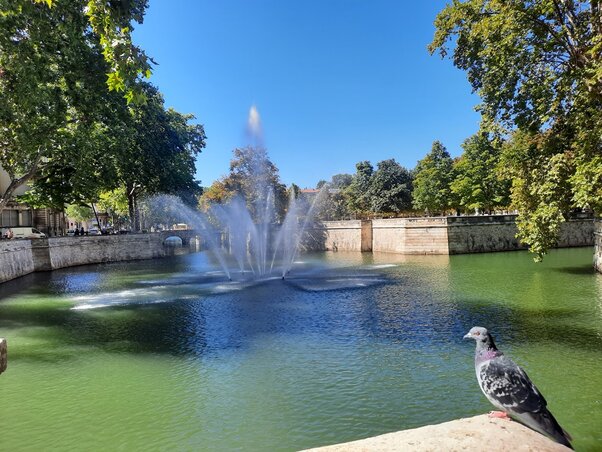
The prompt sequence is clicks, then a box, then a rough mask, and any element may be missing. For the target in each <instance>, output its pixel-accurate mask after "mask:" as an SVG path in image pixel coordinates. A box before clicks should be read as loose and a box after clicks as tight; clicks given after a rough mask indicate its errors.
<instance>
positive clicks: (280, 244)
mask: <svg viewBox="0 0 602 452" xmlns="http://www.w3.org/2000/svg"><path fill="white" fill-rule="evenodd" d="M247 132H248V134H249V139H250V141H251V142H253V143H255V144H256V146H252V147H248V148H245V152H246V153H247V154H248V155H247V158H248V161H247V162H246V163H247V164H249V165H250V166H251V167H250V168H248V170H249V171H248V173H249V174H250V175H251V176H250V177H249V178H248V179H250V180H245V181H244V183H245V184H247V185H251V188H250V189H247V190H245V191H246V193H238V194H237V195H236V196H234V197H233V198H232V199H230V200H229V201H228V202H227V203H224V204H214V205H211V206H210V208H209V209H208V212H207V213H206V214H204V213H200V212H198V211H195V210H192V209H189V208H186V207H185V206H183V204H182V203H181V202H179V203H178V202H176V203H174V202H173V200H172V201H171V202H170V203H163V205H165V204H170V205H171V206H174V207H172V208H171V210H172V212H173V213H175V214H177V215H178V216H179V217H180V218H183V221H185V222H186V223H188V224H191V225H192V226H194V228H195V229H197V230H199V231H201V236H202V239H203V240H204V241H205V243H206V244H207V247H208V248H209V250H210V251H211V252H212V253H213V254H214V255H215V256H216V258H217V260H218V262H219V263H220V265H221V266H222V268H223V270H224V272H225V274H226V276H227V277H228V278H229V279H232V278H244V279H247V278H253V279H266V278H270V277H274V276H279V277H281V278H285V276H286V275H287V273H288V272H289V271H290V270H291V268H292V266H293V263H294V261H295V258H296V256H297V253H298V251H299V247H300V244H301V242H302V239H303V235H304V233H305V231H306V229H307V226H308V225H309V224H310V222H311V221H312V214H313V211H314V207H315V205H316V201H317V200H318V198H319V196H317V197H316V198H315V199H314V200H313V202H311V203H310V202H307V201H306V200H304V199H302V198H297V197H296V196H295V193H294V192H293V191H291V194H290V196H289V200H288V204H287V206H286V208H285V209H284V213H282V212H278V211H277V208H276V197H275V192H274V188H275V187H274V185H273V184H274V181H273V178H270V168H269V165H271V163H270V162H269V160H268V159H267V156H266V155H267V154H266V153H265V150H263V149H262V148H261V146H260V143H261V142H262V141H263V136H262V131H261V119H260V116H259V112H258V110H257V107H256V106H255V105H253V106H251V108H250V110H249V116H248V121H247ZM245 195H246V197H245Z"/></svg>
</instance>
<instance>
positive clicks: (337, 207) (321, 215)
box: [314, 189, 352, 221]
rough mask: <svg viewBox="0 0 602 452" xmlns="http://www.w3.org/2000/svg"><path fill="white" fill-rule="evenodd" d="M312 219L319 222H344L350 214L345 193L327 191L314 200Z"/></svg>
mask: <svg viewBox="0 0 602 452" xmlns="http://www.w3.org/2000/svg"><path fill="white" fill-rule="evenodd" d="M316 203H317V204H316V206H315V210H314V218H315V219H317V220H321V221H332V220H345V219H348V218H349V217H350V216H351V215H352V214H351V212H350V211H349V207H348V199H347V196H346V194H345V191H343V190H340V189H329V190H327V191H326V192H323V193H321V194H320V197H319V198H318V199H317V200H316Z"/></svg>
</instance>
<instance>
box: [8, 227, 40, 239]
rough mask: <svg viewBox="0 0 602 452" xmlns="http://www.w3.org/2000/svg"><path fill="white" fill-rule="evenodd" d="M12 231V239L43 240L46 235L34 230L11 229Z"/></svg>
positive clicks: (24, 228)
mask: <svg viewBox="0 0 602 452" xmlns="http://www.w3.org/2000/svg"><path fill="white" fill-rule="evenodd" d="M11 229H12V231H13V239H44V238H46V234H44V233H43V232H40V231H38V230H37V229H36V228H30V227H21V226H19V227H16V228H11Z"/></svg>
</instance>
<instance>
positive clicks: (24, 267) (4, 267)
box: [0, 240, 34, 283]
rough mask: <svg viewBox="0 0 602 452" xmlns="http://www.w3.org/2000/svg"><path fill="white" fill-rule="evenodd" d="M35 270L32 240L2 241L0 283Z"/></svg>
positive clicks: (0, 249)
mask: <svg viewBox="0 0 602 452" xmlns="http://www.w3.org/2000/svg"><path fill="white" fill-rule="evenodd" d="M33 271H34V262H33V255H32V251H31V241H30V240H1V241H0V283H3V282H5V281H8V280H11V279H14V278H18V277H19V276H23V275H27V274H29V273H31V272H33Z"/></svg>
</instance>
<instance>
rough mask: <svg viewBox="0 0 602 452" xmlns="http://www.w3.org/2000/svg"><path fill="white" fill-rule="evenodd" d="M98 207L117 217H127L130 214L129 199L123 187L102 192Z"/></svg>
mask: <svg viewBox="0 0 602 452" xmlns="http://www.w3.org/2000/svg"><path fill="white" fill-rule="evenodd" d="M97 205H98V208H99V209H100V210H101V211H104V212H107V213H108V214H109V215H111V216H113V217H115V216H117V217H125V216H127V214H128V199H127V195H126V193H125V190H124V189H123V188H118V189H115V190H111V191H105V192H103V193H100V195H99V197H98V203H97Z"/></svg>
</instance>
